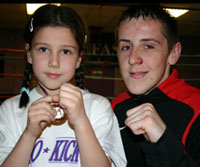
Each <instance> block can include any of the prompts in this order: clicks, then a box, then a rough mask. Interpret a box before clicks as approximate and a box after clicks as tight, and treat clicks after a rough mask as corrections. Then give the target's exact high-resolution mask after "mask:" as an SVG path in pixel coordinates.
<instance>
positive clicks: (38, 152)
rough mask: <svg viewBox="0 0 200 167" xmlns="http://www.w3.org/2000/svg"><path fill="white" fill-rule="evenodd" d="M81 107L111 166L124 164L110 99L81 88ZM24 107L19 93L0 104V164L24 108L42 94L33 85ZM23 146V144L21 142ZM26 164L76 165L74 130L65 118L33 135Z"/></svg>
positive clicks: (14, 137) (33, 166)
mask: <svg viewBox="0 0 200 167" xmlns="http://www.w3.org/2000/svg"><path fill="white" fill-rule="evenodd" d="M82 95H83V100H84V107H85V111H86V114H87V116H88V119H89V120H90V123H91V125H92V127H93V129H94V132H95V134H96V137H97V139H98V141H99V143H100V145H101V147H102V148H103V150H104V151H105V153H106V155H107V156H109V157H111V159H112V161H113V164H112V166H115V167H125V166H126V158H125V153H124V148H123V145H122V140H121V136H120V131H119V125H118V122H117V119H116V116H115V115H114V113H113V111H112V108H111V105H110V102H109V101H108V100H107V99H106V98H105V97H102V96H100V95H97V94H93V93H89V92H88V91H85V90H82ZM29 97H30V102H29V104H28V106H27V107H26V108H22V109H20V108H19V107H18V106H19V99H20V95H17V96H14V97H12V98H10V99H7V100H6V101H4V102H3V103H2V104H1V105H0V164H1V163H2V162H3V161H4V159H5V158H6V157H7V156H8V154H9V153H10V152H11V150H12V149H13V147H14V146H15V144H16V143H17V141H18V140H19V138H20V136H21V134H22V133H23V131H24V129H25V127H26V124H27V113H28V108H29V106H30V105H31V104H32V102H34V101H35V100H37V99H39V98H41V97H42V96H41V95H40V94H39V93H38V92H37V91H36V89H35V88H34V89H33V90H32V91H31V92H30V94H29ZM24 147H26V146H24ZM29 166H30V167H64V166H65V167H66V166H67V167H80V166H81V165H80V153H79V149H78V145H77V141H76V137H75V133H74V130H73V129H72V128H71V127H70V126H69V124H68V121H66V122H65V123H63V124H61V125H51V126H50V127H47V128H46V129H45V130H44V131H43V132H42V135H41V136H40V138H38V139H37V141H36V143H35V146H34V148H33V151H32V155H31V157H30V164H29Z"/></svg>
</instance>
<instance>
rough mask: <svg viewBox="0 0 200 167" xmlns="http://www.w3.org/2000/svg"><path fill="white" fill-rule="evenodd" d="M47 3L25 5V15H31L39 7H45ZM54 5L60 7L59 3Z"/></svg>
mask: <svg viewBox="0 0 200 167" xmlns="http://www.w3.org/2000/svg"><path fill="white" fill-rule="evenodd" d="M46 4H47V3H27V4H26V13H27V14H28V15H32V14H33V13H34V12H35V11H36V10H37V9H38V8H39V7H41V6H43V5H46ZM54 5H57V6H60V3H55V4H54Z"/></svg>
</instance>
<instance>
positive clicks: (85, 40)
mask: <svg viewBox="0 0 200 167" xmlns="http://www.w3.org/2000/svg"><path fill="white" fill-rule="evenodd" d="M84 42H85V43H86V42H87V35H85V39H84Z"/></svg>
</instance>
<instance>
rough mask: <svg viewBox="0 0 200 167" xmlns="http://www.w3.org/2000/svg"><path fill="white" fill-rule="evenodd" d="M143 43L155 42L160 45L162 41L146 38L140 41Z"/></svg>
mask: <svg viewBox="0 0 200 167" xmlns="http://www.w3.org/2000/svg"><path fill="white" fill-rule="evenodd" d="M140 41H141V42H146V41H154V42H156V43H158V44H160V41H158V40H156V39H155V38H144V39H141V40H140Z"/></svg>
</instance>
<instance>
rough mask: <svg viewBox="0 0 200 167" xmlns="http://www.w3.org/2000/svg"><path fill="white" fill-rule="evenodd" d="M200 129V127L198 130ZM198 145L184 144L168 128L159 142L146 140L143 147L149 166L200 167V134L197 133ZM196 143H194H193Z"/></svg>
mask: <svg viewBox="0 0 200 167" xmlns="http://www.w3.org/2000/svg"><path fill="white" fill-rule="evenodd" d="M198 131H200V129H199V130H198ZM196 137H197V138H198V139H197V138H196V139H195V142H196V143H195V144H196V147H195V148H194V147H188V150H187V151H186V150H185V147H184V145H183V144H182V142H181V141H180V140H178V139H177V138H176V137H175V136H173V134H172V133H171V132H170V130H169V129H168V128H167V129H166V131H165V133H164V134H163V136H162V137H161V138H160V140H159V141H158V142H157V143H149V142H146V143H144V144H143V146H142V148H143V151H144V153H145V160H146V163H147V167H161V166H162V167H200V142H197V141H200V136H199V134H198V133H197V135H196ZM193 145H194V143H193Z"/></svg>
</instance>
